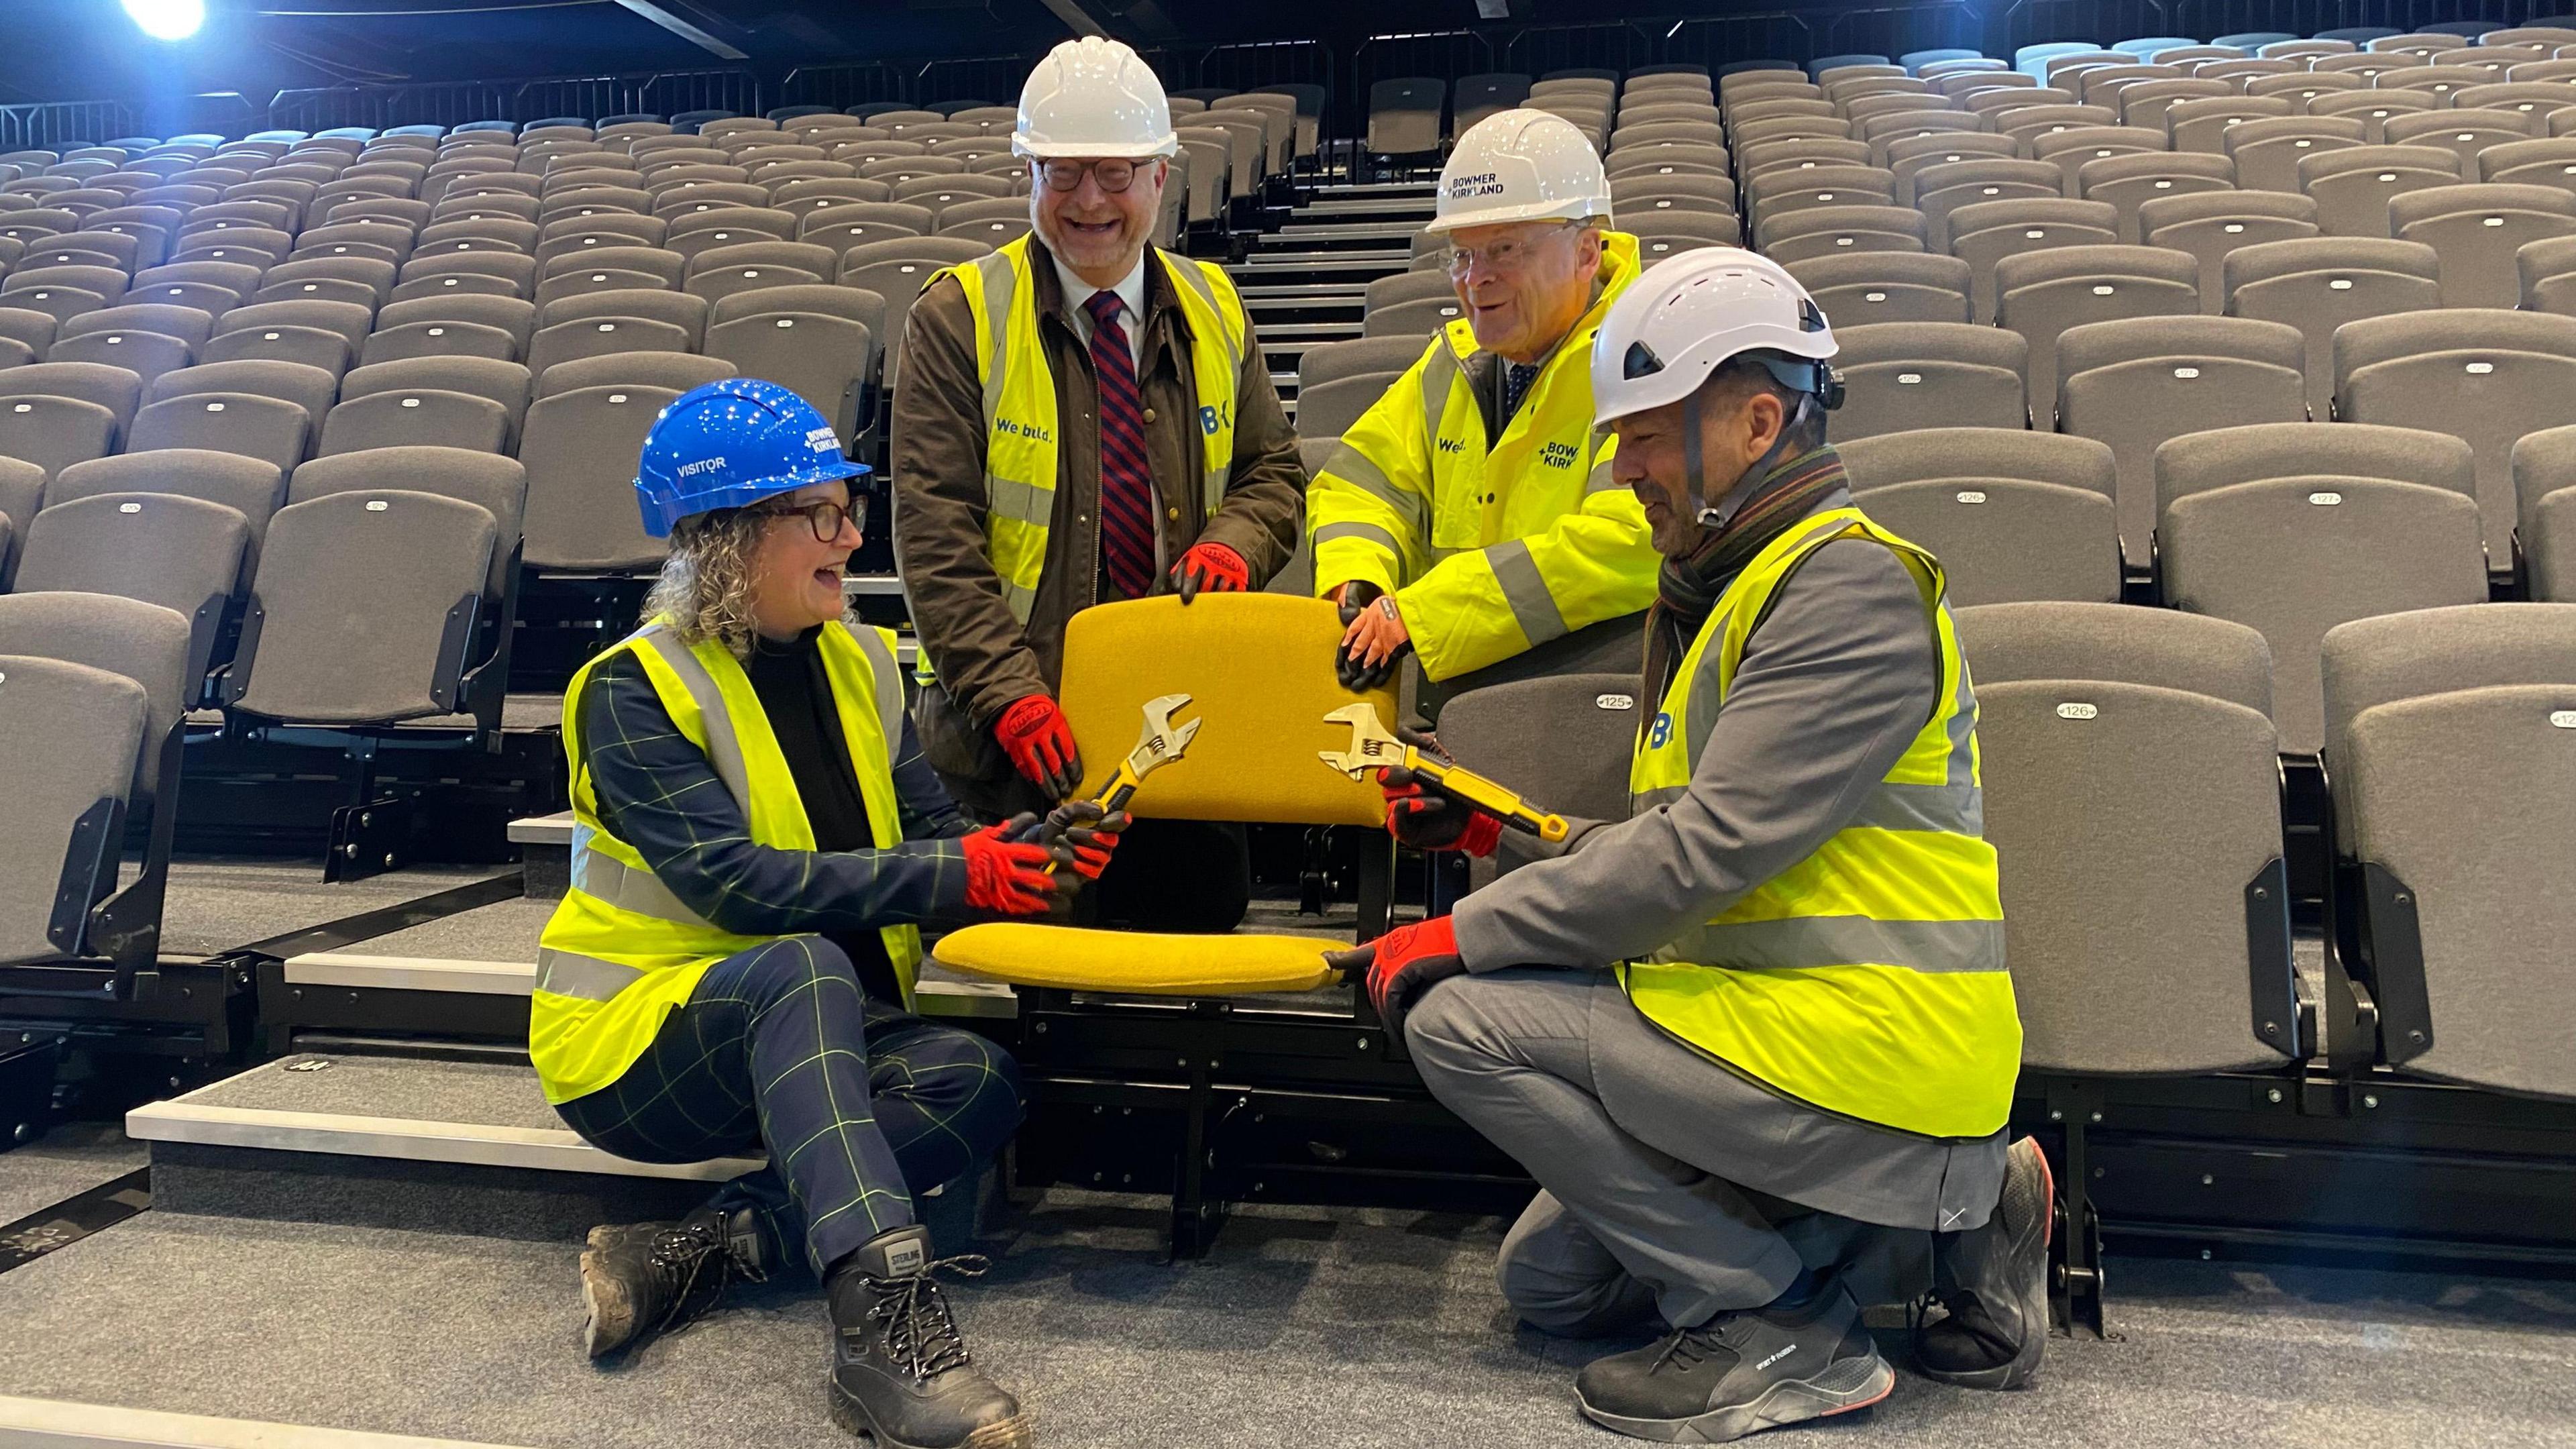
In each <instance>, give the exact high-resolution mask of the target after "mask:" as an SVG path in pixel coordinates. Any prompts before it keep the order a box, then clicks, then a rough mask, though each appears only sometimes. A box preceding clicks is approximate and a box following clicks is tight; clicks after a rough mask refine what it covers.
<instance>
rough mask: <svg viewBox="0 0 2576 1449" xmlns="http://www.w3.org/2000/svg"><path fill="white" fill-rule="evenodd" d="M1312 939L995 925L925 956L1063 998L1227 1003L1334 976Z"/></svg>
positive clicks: (954, 936)
mask: <svg viewBox="0 0 2576 1449" xmlns="http://www.w3.org/2000/svg"><path fill="white" fill-rule="evenodd" d="M1337 949H1340V948H1339V946H1338V945H1337V943H1335V942H1333V941H1329V940H1326V939H1324V938H1322V937H1319V936H1250V935H1246V936H1164V935H1156V934H1153V933H1151V932H1145V931H1087V930H1083V929H1081V928H1080V927H1076V926H1041V925H1032V924H1029V923H1026V922H1021V921H994V922H989V923H987V924H984V925H980V926H968V927H967V928H966V929H964V930H962V931H955V932H951V933H950V934H948V935H946V936H943V937H941V938H940V940H939V944H938V945H937V946H935V947H934V948H932V951H931V958H932V959H933V960H935V961H937V962H938V963H939V964H940V965H942V966H945V967H947V968H948V969H949V970H951V971H961V972H964V973H965V974H967V975H969V976H983V977H988V978H990V979H992V980H995V981H1007V982H1010V983H1012V984H1013V985H1016V986H1053V987H1057V988H1060V989H1063V990H1067V991H1129V992H1137V993H1141V994H1144V995H1150V996H1233V995H1239V994H1243V993H1247V992H1256V991H1312V990H1314V989H1315V988H1317V987H1319V986H1329V985H1331V984H1333V983H1334V982H1335V981H1337V980H1339V979H1340V973H1338V972H1336V971H1334V970H1333V969H1332V968H1331V967H1329V966H1326V965H1325V964H1324V953H1325V952H1327V951H1332V950H1337Z"/></svg>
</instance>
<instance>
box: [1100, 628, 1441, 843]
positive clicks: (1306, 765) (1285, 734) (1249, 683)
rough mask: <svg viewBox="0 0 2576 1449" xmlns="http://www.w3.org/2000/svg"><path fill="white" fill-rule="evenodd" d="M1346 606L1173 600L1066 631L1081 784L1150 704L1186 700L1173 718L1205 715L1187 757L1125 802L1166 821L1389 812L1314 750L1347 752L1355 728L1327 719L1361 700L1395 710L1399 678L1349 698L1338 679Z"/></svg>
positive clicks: (1360, 821)
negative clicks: (1176, 697)
mask: <svg viewBox="0 0 2576 1449" xmlns="http://www.w3.org/2000/svg"><path fill="white" fill-rule="evenodd" d="M1341 638H1342V618H1341V611H1340V610H1339V609H1337V608H1336V607H1334V606H1333V605H1332V604H1331V603H1329V602H1327V601H1325V600H1323V599H1300V598H1294V597H1291V596H1289V595H1287V594H1201V595H1200V596H1199V597H1198V600H1197V602H1195V603H1192V604H1189V605H1186V606H1184V605H1183V604H1182V603H1181V601H1180V600H1179V599H1178V598H1175V597H1173V596H1172V595H1170V594H1160V595H1157V596H1155V597H1153V598H1150V599H1132V600H1127V601H1124V602H1121V603H1115V604H1102V605H1099V606H1098V607H1096V608H1089V609H1085V610H1083V611H1082V612H1080V613H1078V614H1076V615H1074V616H1073V620H1072V622H1071V623H1070V624H1068V625H1067V626H1066V627H1065V634H1064V674H1063V679H1064V684H1063V687H1062V688H1061V689H1060V690H1059V691H1058V700H1059V702H1060V703H1061V704H1062V705H1063V707H1064V713H1065V717H1066V719H1068V720H1069V721H1071V722H1072V725H1073V737H1074V740H1075V742H1076V743H1077V744H1079V745H1080V746H1081V747H1082V768H1083V775H1084V779H1083V782H1082V791H1083V793H1084V794H1085V795H1093V796H1096V795H1097V794H1099V792H1100V790H1101V788H1102V787H1103V786H1105V785H1106V784H1108V782H1109V777H1110V776H1111V775H1112V774H1114V773H1115V772H1116V771H1117V769H1118V762H1119V761H1121V760H1123V759H1125V758H1127V753H1128V752H1129V751H1130V750H1133V749H1135V748H1136V736H1137V735H1138V734H1139V733H1140V732H1141V731H1142V730H1143V729H1144V725H1145V716H1144V711H1143V706H1144V703H1145V701H1147V700H1149V699H1153V698H1156V697H1158V696H1161V695H1166V694H1187V695H1189V696H1190V702H1189V703H1188V704H1186V705H1184V706H1182V707H1181V708H1180V709H1179V710H1178V711H1176V712H1175V714H1174V719H1175V720H1177V721H1178V722H1180V723H1184V724H1186V723H1188V722H1189V721H1191V720H1194V719H1195V720H1201V721H1204V723H1202V724H1201V725H1200V726H1199V732H1198V735H1197V737H1196V738H1194V739H1192V740H1191V741H1190V748H1189V753H1187V754H1185V755H1183V756H1182V757H1181V758H1180V759H1178V760H1176V761H1174V762H1172V763H1171V764H1168V765H1165V766H1164V767H1163V768H1161V769H1159V770H1156V771H1155V772H1154V773H1153V774H1151V775H1148V776H1146V777H1145V785H1144V788H1143V789H1141V790H1138V791H1137V792H1136V799H1135V801H1134V803H1133V804H1132V805H1130V806H1129V808H1130V809H1131V810H1133V811H1134V812H1135V814H1136V815H1137V816H1139V817H1140V818H1145V819H1161V820H1239V821H1248V822H1259V823H1263V824H1271V825H1359V826H1366V827H1369V828H1372V829H1374V828H1376V827H1377V826H1379V825H1381V824H1382V823H1384V821H1385V819H1386V801H1385V797H1384V796H1382V795H1380V794H1379V793H1378V788H1377V781H1376V780H1375V779H1374V778H1372V777H1368V776H1363V777H1362V778H1360V779H1358V780H1353V779H1351V778H1349V777H1348V776H1345V775H1338V774H1335V773H1334V772H1333V771H1332V770H1331V769H1329V768H1327V767H1326V766H1325V765H1324V763H1323V762H1322V761H1321V760H1319V759H1317V758H1316V755H1317V754H1318V752H1320V751H1323V750H1347V749H1349V748H1350V747H1351V727H1350V726H1349V725H1346V724H1326V723H1325V722H1324V716H1325V715H1327V714H1329V713H1331V712H1332V711H1333V710H1335V709H1338V708H1340V707H1341V706H1343V705H1346V704H1349V703H1351V702H1353V701H1354V700H1366V701H1368V702H1369V703H1371V704H1374V705H1376V706H1377V717H1378V718H1379V719H1381V720H1384V721H1386V722H1387V723H1388V724H1390V725H1391V724H1393V723H1394V722H1395V721H1396V719H1397V718H1398V715H1397V711H1396V693H1395V688H1394V686H1393V685H1387V686H1385V687H1382V688H1378V689H1373V690H1370V691H1368V692H1367V693H1365V694H1353V693H1352V692H1351V691H1349V690H1347V689H1344V688H1343V687H1342V686H1341V682H1340V681H1339V680H1336V679H1335V678H1334V677H1333V655H1334V653H1335V651H1336V650H1337V649H1338V648H1339V647H1340V644H1341Z"/></svg>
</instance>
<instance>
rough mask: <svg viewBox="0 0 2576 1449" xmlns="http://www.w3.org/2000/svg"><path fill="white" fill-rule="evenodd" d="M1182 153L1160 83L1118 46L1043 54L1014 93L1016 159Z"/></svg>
mask: <svg viewBox="0 0 2576 1449" xmlns="http://www.w3.org/2000/svg"><path fill="white" fill-rule="evenodd" d="M1180 149H1181V141H1180V137H1178V136H1176V135H1174V134H1172V103H1171V101H1170V100H1169V99H1167V98H1166V97H1165V96H1164V95H1163V82H1162V80H1161V78H1160V77H1158V76H1156V75H1155V74H1154V68H1153V67H1152V66H1150V65H1147V64H1146V63H1145V60H1144V57H1142V56H1140V55H1138V54H1137V53H1136V52H1134V51H1133V50H1130V49H1128V48H1127V47H1126V46H1125V45H1123V44H1121V43H1119V42H1118V41H1115V40H1105V39H1103V38H1101V37H1100V36H1097V35H1086V36H1084V37H1083V38H1082V39H1080V40H1068V41H1066V42H1064V43H1063V44H1062V45H1059V46H1057V47H1056V48H1055V49H1053V50H1051V51H1048V52H1047V55H1046V58H1045V59H1044V60H1041V61H1039V62H1038V63H1037V66H1036V68H1035V69H1033V70H1031V71H1030V72H1029V79H1028V84H1026V85H1024V86H1022V87H1021V88H1020V119H1019V124H1018V126H1017V127H1016V128H1014V129H1013V130H1012V132H1011V154H1012V155H1014V156H1028V157H1033V158H1035V159H1037V160H1040V161H1047V160H1055V159H1060V158H1075V159H1082V160H1092V159H1124V160H1129V161H1145V160H1150V159H1152V158H1154V157H1157V156H1171V155H1175V154H1177V153H1178V152H1179V151H1180Z"/></svg>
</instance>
